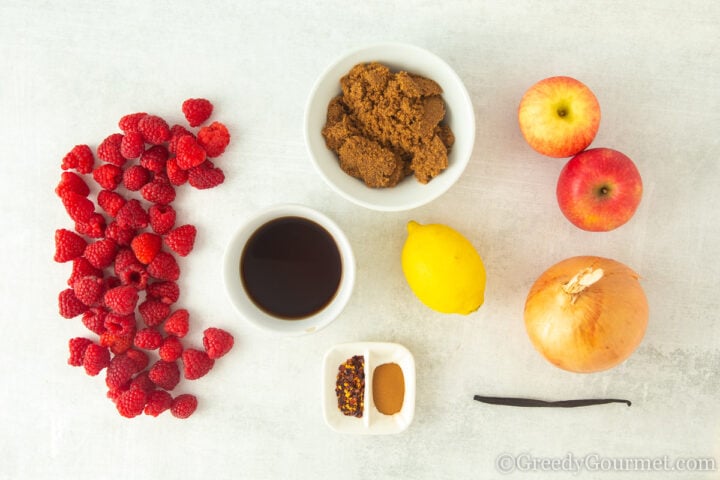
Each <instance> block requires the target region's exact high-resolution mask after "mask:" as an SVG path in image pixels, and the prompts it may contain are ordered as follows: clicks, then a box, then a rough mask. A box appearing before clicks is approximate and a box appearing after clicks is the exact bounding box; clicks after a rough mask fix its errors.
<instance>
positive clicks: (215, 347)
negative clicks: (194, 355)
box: [203, 327, 235, 360]
mask: <svg viewBox="0 0 720 480" xmlns="http://www.w3.org/2000/svg"><path fill="white" fill-rule="evenodd" d="M234 343H235V339H234V338H233V336H232V335H230V334H229V333H228V332H226V331H225V330H223V329H221V328H214V327H211V328H208V329H206V330H205V331H204V332H203V346H204V347H205V351H206V352H207V354H208V357H210V358H212V359H213V360H215V359H218V358H220V357H222V356H223V355H225V354H226V353H227V352H229V351H230V349H231V348H232V347H233V345H234Z"/></svg>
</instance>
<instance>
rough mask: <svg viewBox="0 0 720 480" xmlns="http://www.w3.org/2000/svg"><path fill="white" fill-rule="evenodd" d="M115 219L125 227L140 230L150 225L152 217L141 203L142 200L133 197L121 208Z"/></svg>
mask: <svg viewBox="0 0 720 480" xmlns="http://www.w3.org/2000/svg"><path fill="white" fill-rule="evenodd" d="M115 221H116V222H118V225H119V226H121V227H123V228H131V229H135V230H138V229H142V228H145V227H147V226H148V222H149V221H150V217H149V216H148V213H147V212H146V211H145V209H144V208H143V207H142V205H141V204H140V201H139V200H137V199H135V198H133V199H130V200H128V201H127V202H126V203H125V205H123V206H122V208H120V210H119V211H118V213H117V216H116V217H115Z"/></svg>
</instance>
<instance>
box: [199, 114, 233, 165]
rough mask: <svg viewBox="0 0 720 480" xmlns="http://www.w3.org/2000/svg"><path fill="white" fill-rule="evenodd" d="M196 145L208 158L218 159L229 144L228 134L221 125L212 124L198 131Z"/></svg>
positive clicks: (217, 123) (225, 128)
mask: <svg viewBox="0 0 720 480" xmlns="http://www.w3.org/2000/svg"><path fill="white" fill-rule="evenodd" d="M197 143H198V144H199V145H200V146H201V147H202V148H203V149H204V150H205V152H206V153H207V156H208V157H210V158H215V157H219V156H220V155H222V154H223V152H224V151H225V149H226V148H227V146H228V144H229V143H230V132H228V129H227V127H226V126H225V125H223V124H222V123H220V122H213V123H211V124H210V125H208V126H207V127H202V128H201V129H200V130H199V131H198V134H197Z"/></svg>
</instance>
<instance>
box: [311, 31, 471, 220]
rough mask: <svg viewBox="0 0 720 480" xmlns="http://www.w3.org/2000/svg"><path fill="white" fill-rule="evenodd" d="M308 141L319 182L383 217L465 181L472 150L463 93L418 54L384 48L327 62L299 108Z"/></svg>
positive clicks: (408, 48) (442, 69) (435, 63)
mask: <svg viewBox="0 0 720 480" xmlns="http://www.w3.org/2000/svg"><path fill="white" fill-rule="evenodd" d="M304 127H305V132H304V133H305V142H306V145H307V148H308V152H309V154H310V159H311V161H312V163H313V165H314V166H315V168H316V170H317V171H318V173H319V174H320V176H321V177H322V178H323V179H324V180H325V181H326V182H327V184H328V185H329V186H330V187H331V188H332V189H333V190H335V191H336V192H337V193H338V194H340V195H341V196H343V197H344V198H346V199H348V200H350V201H352V202H354V203H356V204H358V205H362V206H364V207H367V208H370V209H373V210H380V211H402V210H409V209H412V208H416V207H419V206H421V205H424V204H426V203H429V202H431V201H432V200H435V199H436V198H438V197H439V196H441V195H442V194H443V193H445V192H446V191H447V190H448V189H449V188H450V187H451V186H452V185H453V184H454V183H455V182H456V181H457V180H458V178H460V176H461V175H462V173H463V171H464V170H465V167H466V166H467V164H468V162H469V161H470V157H471V154H472V149H473V145H474V142H475V115H474V111H473V106H472V102H471V99H470V95H469V94H468V92H467V89H466V88H465V86H464V84H463V82H462V80H461V79H460V77H459V76H458V75H457V74H456V73H455V71H454V70H453V69H452V68H451V67H450V66H449V65H448V64H447V63H445V61H443V60H442V59H441V58H440V57H438V56H437V55H435V54H433V53H431V52H429V51H427V50H424V49H422V48H419V47H416V46H412V45H406V44H399V43H383V44H377V45H372V46H369V47H365V48H361V49H359V50H355V51H352V52H350V53H348V54H346V55H343V56H342V57H341V58H339V59H338V60H336V61H335V62H333V63H332V64H331V65H330V66H329V67H328V68H327V69H326V70H325V71H324V72H323V73H322V75H321V76H320V77H319V78H318V80H317V82H316V83H315V85H314V87H313V89H312V92H311V94H310V97H309V99H308V102H307V105H306V109H305V125H304Z"/></svg>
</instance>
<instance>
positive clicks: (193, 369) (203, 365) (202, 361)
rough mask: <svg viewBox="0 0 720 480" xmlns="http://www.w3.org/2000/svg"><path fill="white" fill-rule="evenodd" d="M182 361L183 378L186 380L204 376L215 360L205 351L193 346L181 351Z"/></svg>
mask: <svg viewBox="0 0 720 480" xmlns="http://www.w3.org/2000/svg"><path fill="white" fill-rule="evenodd" d="M182 361H183V365H184V373H185V378H187V379H188V380H197V379H198V378H200V377H202V376H204V375H205V374H207V373H208V372H209V371H210V369H212V367H213V365H214V364H215V360H213V359H212V358H210V357H209V356H208V354H207V353H205V352H203V351H201V350H196V349H194V348H188V349H186V350H185V351H184V352H183V353H182Z"/></svg>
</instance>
